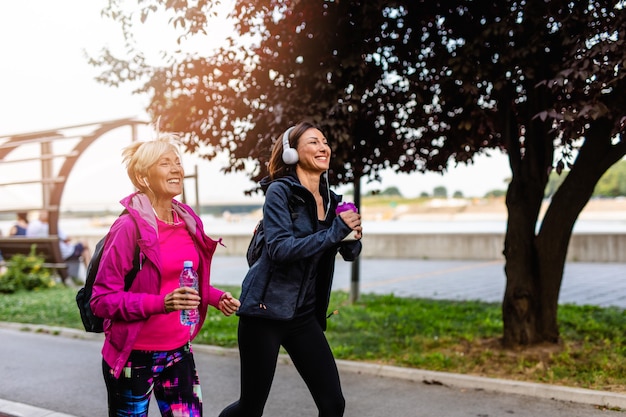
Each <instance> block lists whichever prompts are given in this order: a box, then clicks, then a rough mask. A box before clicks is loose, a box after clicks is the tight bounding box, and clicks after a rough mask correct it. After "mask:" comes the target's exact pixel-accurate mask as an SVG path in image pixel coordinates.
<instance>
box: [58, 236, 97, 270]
mask: <svg viewBox="0 0 626 417" xmlns="http://www.w3.org/2000/svg"><path fill="white" fill-rule="evenodd" d="M59 247H60V248H61V256H62V257H63V259H64V260H66V261H70V260H78V259H80V260H82V261H83V263H84V264H85V266H87V265H88V264H89V260H90V259H91V254H90V253H89V250H88V248H87V246H86V245H84V244H83V243H82V242H76V243H72V242H71V239H70V238H69V237H68V236H67V235H66V234H65V233H64V232H63V231H61V230H59Z"/></svg>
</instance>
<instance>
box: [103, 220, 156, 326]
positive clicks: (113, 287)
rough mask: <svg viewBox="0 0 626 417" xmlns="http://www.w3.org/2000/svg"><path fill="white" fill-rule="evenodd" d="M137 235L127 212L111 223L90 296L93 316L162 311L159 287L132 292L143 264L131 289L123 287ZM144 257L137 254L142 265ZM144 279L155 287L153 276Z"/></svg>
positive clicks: (141, 315)
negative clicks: (149, 278) (150, 278)
mask: <svg viewBox="0 0 626 417" xmlns="http://www.w3.org/2000/svg"><path fill="white" fill-rule="evenodd" d="M137 238H138V233H137V227H136V226H135V223H134V220H133V219H132V218H131V217H130V216H129V215H125V216H121V217H120V218H118V219H117V220H116V221H115V223H114V224H113V225H112V226H111V230H110V231H109V235H108V237H107V240H106V242H105V245H104V250H103V252H102V258H101V260H100V266H99V268H98V274H97V275H96V279H95V282H94V285H93V292H92V296H91V309H92V311H93V313H94V314H95V315H96V316H99V317H102V318H106V319H111V320H123V321H134V320H143V319H146V318H147V317H149V316H151V315H153V314H159V313H165V303H164V296H162V295H159V291H158V288H155V289H149V291H150V292H132V289H133V287H135V286H136V285H135V284H138V281H139V280H140V279H141V278H142V274H145V273H146V272H147V271H145V270H142V269H143V265H142V267H141V268H140V270H139V272H138V273H137V276H136V277H135V280H134V281H133V286H131V291H125V290H124V277H125V276H126V274H127V273H128V272H129V271H130V270H131V269H132V267H133V258H134V253H135V246H136V245H137V244H138V243H137ZM144 259H145V258H144V257H143V254H140V260H141V263H142V264H143V260H144ZM145 281H149V282H154V285H155V286H157V287H158V280H156V279H152V280H145ZM137 286H139V285H137ZM143 288H144V287H143V286H142V289H143Z"/></svg>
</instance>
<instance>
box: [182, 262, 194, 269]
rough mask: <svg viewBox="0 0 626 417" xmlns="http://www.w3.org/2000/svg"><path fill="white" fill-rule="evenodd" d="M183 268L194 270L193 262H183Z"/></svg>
mask: <svg viewBox="0 0 626 417" xmlns="http://www.w3.org/2000/svg"><path fill="white" fill-rule="evenodd" d="M183 268H193V261H185V262H183Z"/></svg>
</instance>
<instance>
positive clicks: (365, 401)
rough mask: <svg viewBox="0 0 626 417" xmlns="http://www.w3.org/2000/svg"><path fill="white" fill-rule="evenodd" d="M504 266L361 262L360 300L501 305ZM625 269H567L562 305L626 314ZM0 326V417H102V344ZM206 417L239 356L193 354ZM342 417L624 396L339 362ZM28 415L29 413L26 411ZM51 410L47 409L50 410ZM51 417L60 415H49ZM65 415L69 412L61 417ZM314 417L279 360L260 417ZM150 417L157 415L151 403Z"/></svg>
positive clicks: (505, 412) (572, 408)
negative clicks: (369, 295) (372, 296)
mask: <svg viewBox="0 0 626 417" xmlns="http://www.w3.org/2000/svg"><path fill="white" fill-rule="evenodd" d="M503 268H504V263H503V262H501V261H440V260H406V259H362V260H361V262H360V283H359V289H360V291H361V293H366V292H373V293H379V294H390V293H393V294H395V295H398V296H403V297H424V298H433V299H451V300H472V299H476V300H482V301H488V302H501V301H502V297H503V294H504V289H505V283H506V279H505V276H504V271H503ZM246 271H247V266H246V264H245V260H244V259H243V258H241V257H216V258H215V259H214V261H213V274H212V280H213V283H214V284H215V285H216V286H219V285H235V286H238V285H240V284H241V280H242V278H243V276H244V275H245V273H246ZM624 271H626V265H625V264H601V263H568V264H567V265H566V267H565V273H564V277H563V283H562V286H561V292H560V297H559V303H560V304H563V303H573V304H590V305H598V306H604V307H606V306H615V307H620V308H626V280H624ZM351 272H352V270H351V264H350V263H346V262H342V261H340V260H338V262H337V268H336V271H335V280H334V284H333V289H335V290H337V289H341V290H349V288H350V277H351ZM22 327H24V328H26V327H29V326H22V325H18V326H15V325H11V324H6V323H0V417H4V416H3V413H4V414H8V415H11V416H28V417H44V416H45V417H62V416H63V417H65V415H67V416H70V417H71V416H76V417H81V416H85V417H93V416H105V415H106V397H105V394H106V392H105V387H104V383H103V381H102V376H101V368H100V366H101V365H100V364H101V356H100V348H101V345H102V340H101V338H100V336H97V337H95V338H93V337H88V336H89V335H87V334H85V333H84V332H80V331H71V330H64V329H60V330H59V331H58V334H57V331H53V332H50V331H49V329H48V330H47V331H44V332H40V331H37V330H33V327H32V326H30V330H29V331H21V330H20V329H21V328H22ZM195 351H196V361H197V363H198V369H199V372H200V378H201V382H202V387H203V388H202V389H203V398H204V410H205V413H204V415H205V416H217V415H218V414H219V411H220V410H221V409H222V408H223V407H224V406H226V405H227V404H229V403H230V402H231V401H233V400H235V399H236V398H237V396H238V392H239V388H238V384H239V361H238V357H237V353H236V351H233V350H223V349H217V348H214V347H208V346H196V347H195ZM338 362H339V368H340V373H341V378H342V385H343V389H344V395H345V397H346V401H347V408H346V414H345V415H346V417H350V416H361V417H368V416H377V417H378V416H404V417H409V416H428V417H437V416H445V417H456V416H464V417H467V416H476V417H494V416H511V415H514V416H518V417H520V416H533V417H534V416H538V415H548V416H555V417H560V416H563V417H565V416H567V417H577V416H591V417H593V416H596V415H597V416H600V415H602V416H607V415H608V416H611V415H616V416H617V415H625V413H620V412H617V411H606V410H604V409H602V408H600V407H596V406H595V405H597V404H601V405H609V406H610V407H613V408H621V409H626V395H619V394H612V393H605V392H595V391H590V390H577V389H567V388H562V387H555V386H550V385H542V384H525V383H519V382H514V381H503V380H494V379H488V378H477V377H471V376H465V375H454V374H444V373H432V372H430V373H429V372H427V371H420V370H409V369H404V368H393V367H384V366H379V367H377V366H376V365H372V364H363V363H357V362H347V361H338ZM28 407H34V408H28ZM50 410H52V411H50ZM54 411H56V412H58V413H53V412H54ZM59 413H65V414H59ZM315 415H317V412H316V409H315V405H314V404H313V401H312V400H311V398H310V395H309V393H308V391H307V389H306V386H305V385H304V383H303V382H302V381H301V379H300V378H299V376H298V375H297V373H296V371H295V370H294V368H293V366H292V365H291V364H290V362H289V360H288V359H286V358H281V360H280V364H279V366H278V370H277V374H276V379H275V381H274V385H273V387H272V392H271V394H270V398H269V401H268V403H267V407H266V412H265V416H266V417H271V416H276V417H290V416H294V417H296V416H297V417H302V416H315ZM150 416H158V411H157V407H156V405H155V404H153V405H152V406H151V412H150Z"/></svg>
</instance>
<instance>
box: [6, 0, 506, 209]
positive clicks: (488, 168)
mask: <svg viewBox="0 0 626 417" xmlns="http://www.w3.org/2000/svg"><path fill="white" fill-rule="evenodd" d="M130 3H135V2H134V1H133V2H129V4H130ZM105 5H106V0H88V1H85V0H55V1H50V0H19V1H2V2H0V39H2V41H1V43H0V56H1V57H2V58H1V60H0V97H1V98H0V136H2V135H11V134H17V133H27V132H33V131H38V130H46V129H53V128H58V127H64V126H71V125H77V124H83V123H94V122H100V121H107V120H113V119H120V118H128V117H130V118H138V119H141V120H148V119H147V116H146V113H145V110H144V109H145V107H146V105H147V103H148V98H147V97H145V96H138V95H133V94H132V92H131V87H130V86H122V87H119V88H115V87H109V86H105V85H102V84H99V83H97V82H96V81H95V76H96V75H97V74H98V70H97V69H95V68H93V67H91V66H89V64H88V63H87V58H86V56H85V53H88V54H90V55H97V52H98V51H99V50H100V49H101V48H102V47H104V46H109V47H112V48H116V47H117V46H119V45H120V44H121V34H120V33H119V28H118V27H117V26H116V25H115V24H114V23H112V22H110V21H108V20H106V19H104V18H102V17H101V16H100V11H101V10H102V8H103V7H104V6H105ZM212 28H213V30H214V33H212V34H210V38H211V39H217V38H219V37H220V36H224V34H225V31H226V29H224V28H223V27H220V25H219V23H217V24H216V25H213V26H212ZM162 33H163V31H162V30H161V28H159V27H158V25H152V26H151V27H149V28H147V29H145V30H144V36H143V38H141V39H140V40H141V41H142V47H145V48H146V50H148V51H152V52H153V53H157V52H158V51H159V50H160V49H161V48H163V46H164V45H165V44H167V42H168V41H169V40H164V39H162ZM199 48H203V49H205V48H208V45H199ZM143 134H144V135H146V136H150V134H151V132H149V131H145V132H144V133H143ZM144 139H149V137H145V138H144ZM129 140H130V139H129V136H128V135H127V134H126V133H124V132H115V133H114V134H111V135H107V137H103V138H101V139H100V140H98V141H96V142H95V143H94V144H93V145H92V146H91V147H90V149H89V150H88V151H87V152H85V153H84V154H83V155H82V156H81V157H80V158H79V160H78V163H77V165H76V167H75V169H74V171H73V172H72V174H71V175H70V177H69V179H68V183H67V184H66V187H65V192H64V196H63V201H62V205H63V207H64V208H81V207H83V206H85V205H89V206H94V205H107V206H110V205H112V206H117V202H118V201H119V200H120V199H121V198H122V197H123V196H124V195H126V194H128V193H129V192H130V191H132V187H131V185H130V182H129V180H128V178H127V177H126V173H125V170H124V168H123V166H122V164H121V157H120V152H121V149H122V148H123V147H124V146H125V145H126V144H127V143H129ZM225 160H226V159H225V158H220V159H219V160H217V161H212V162H210V163H209V162H206V161H199V160H198V159H196V158H194V157H192V156H186V157H185V160H184V164H185V168H186V169H187V173H189V172H191V171H193V170H194V167H195V166H197V167H198V177H199V179H198V181H199V188H200V192H199V197H200V201H201V203H203V204H206V203H210V202H235V201H249V198H248V197H246V196H245V195H244V193H243V191H244V190H247V189H250V188H252V187H253V186H254V184H253V183H252V182H250V181H249V180H248V179H247V176H246V175H245V174H244V173H241V174H224V173H222V172H221V168H222V167H223V166H224V164H225ZM22 169H23V168H22ZM18 174H19V175H26V173H16V172H14V171H11V170H10V169H7V168H6V167H4V168H3V169H2V170H0V175H1V176H2V177H3V178H4V177H8V178H10V179H13V180H15V178H17V175H18ZM509 177H510V170H509V168H508V163H507V159H506V157H505V156H504V155H502V154H494V155H492V157H489V158H488V157H479V158H478V159H477V160H476V163H475V164H474V165H472V166H469V167H466V166H461V167H458V168H451V169H450V170H449V171H448V172H447V173H446V174H444V175H442V174H439V173H427V174H421V173H413V174H394V173H392V172H384V173H383V181H382V182H381V183H378V182H375V183H371V184H368V183H366V182H365V181H364V182H363V184H362V187H363V190H364V191H369V190H373V189H380V190H384V189H385V188H387V187H398V188H399V189H400V191H401V192H402V194H403V195H404V196H406V197H414V196H418V195H420V194H421V193H423V192H426V193H429V194H432V191H433V189H434V188H435V187H438V186H444V187H446V189H447V190H448V193H449V194H452V193H453V192H455V191H457V190H458V191H461V192H462V193H463V195H465V196H468V197H472V196H476V197H478V196H482V195H484V194H485V193H486V192H488V191H491V190H493V189H504V188H506V182H505V181H506V179H507V178H509ZM1 182H5V180H4V179H3V180H2V181H1ZM3 188H4V189H3ZM26 188H27V187H23V190H15V189H12V190H11V191H10V192H8V191H6V187H1V188H0V209H2V208H6V204H8V203H7V201H11V203H10V204H15V205H20V204H29V203H28V202H29V201H31V200H32V199H33V197H32V194H33V191H32V190H27V189H26ZM189 188H193V183H190V185H189ZM347 190H348V188H347V187H339V188H338V190H337V191H338V192H340V193H341V192H346V191H347ZM3 194H4V195H3ZM257 199H258V197H257Z"/></svg>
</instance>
